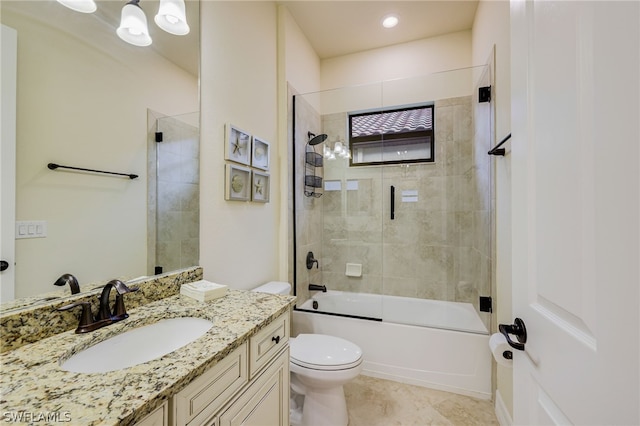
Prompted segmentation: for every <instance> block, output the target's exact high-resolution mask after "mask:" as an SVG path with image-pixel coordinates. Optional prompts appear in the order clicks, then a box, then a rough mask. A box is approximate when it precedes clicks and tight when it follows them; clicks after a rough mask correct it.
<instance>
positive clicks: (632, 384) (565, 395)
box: [498, 1, 640, 425]
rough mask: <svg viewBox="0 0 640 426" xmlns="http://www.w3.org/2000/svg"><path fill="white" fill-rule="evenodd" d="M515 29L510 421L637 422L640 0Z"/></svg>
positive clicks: (541, 13) (517, 9)
mask: <svg viewBox="0 0 640 426" xmlns="http://www.w3.org/2000/svg"><path fill="white" fill-rule="evenodd" d="M511 20H512V21H511V35H512V40H511V43H512V44H511V59H512V69H511V81H512V134H513V140H512V145H511V149H512V151H511V161H512V163H511V164H512V173H513V174H512V178H513V182H512V199H513V206H512V207H513V210H512V217H513V229H512V232H513V285H514V288H513V294H514V296H513V312H514V317H519V318H521V319H522V320H524V323H525V325H526V328H527V334H528V339H527V342H526V345H525V351H524V352H522V351H513V352H514V363H513V368H514V386H513V387H514V423H516V424H535V425H542V424H577V425H587V424H594V425H638V424H640V408H639V407H640V391H639V386H640V350H639V344H640V332H639V328H640V321H639V316H638V310H639V302H640V297H639V296H640V295H639V288H640V274H639V268H640V267H639V265H640V252H639V249H638V245H639V240H640V226H639V224H640V219H639V218H640V212H639V198H640V197H639V196H640V178H639V172H638V170H639V168H640V150H639V145H640V142H639V141H640V127H639V124H638V123H639V121H640V108H639V99H640V67H639V62H640V57H639V54H640V30H639V28H640V2H637V1H631V2H612V1H597V2H592V1H585V2H569V1H540V2H538V1H527V2H524V1H513V2H512V3H511ZM498 226H499V224H498Z"/></svg>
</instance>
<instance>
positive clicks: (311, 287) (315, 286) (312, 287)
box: [309, 284, 327, 293]
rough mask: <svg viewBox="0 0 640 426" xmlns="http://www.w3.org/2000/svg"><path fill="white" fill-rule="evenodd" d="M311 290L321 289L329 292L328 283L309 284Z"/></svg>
mask: <svg viewBox="0 0 640 426" xmlns="http://www.w3.org/2000/svg"><path fill="white" fill-rule="evenodd" d="M309 291H321V292H323V293H326V292H327V286H326V285H318V284H309Z"/></svg>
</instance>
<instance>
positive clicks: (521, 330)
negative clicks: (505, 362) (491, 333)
mask: <svg viewBox="0 0 640 426" xmlns="http://www.w3.org/2000/svg"><path fill="white" fill-rule="evenodd" d="M498 330H500V333H502V334H503V335H504V337H505V338H506V339H507V343H508V344H509V346H511V347H512V348H513V349H517V350H519V351H524V344H525V343H527V328H526V327H525V326H524V321H522V319H520V318H516V319H515V320H514V321H513V324H500V325H498ZM510 334H513V335H514V336H516V339H517V340H518V342H514V341H513V340H511V337H510V336H509V335H510Z"/></svg>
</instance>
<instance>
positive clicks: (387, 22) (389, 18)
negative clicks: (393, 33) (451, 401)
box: [382, 15, 398, 28]
mask: <svg viewBox="0 0 640 426" xmlns="http://www.w3.org/2000/svg"><path fill="white" fill-rule="evenodd" d="M396 25H398V17H397V16H396V15H386V16H385V17H384V18H382V26H383V27H385V28H393V27H395V26H396Z"/></svg>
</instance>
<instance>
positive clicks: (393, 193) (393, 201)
mask: <svg viewBox="0 0 640 426" xmlns="http://www.w3.org/2000/svg"><path fill="white" fill-rule="evenodd" d="M395 218H396V187H395V186H393V185H391V220H394V219H395Z"/></svg>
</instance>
